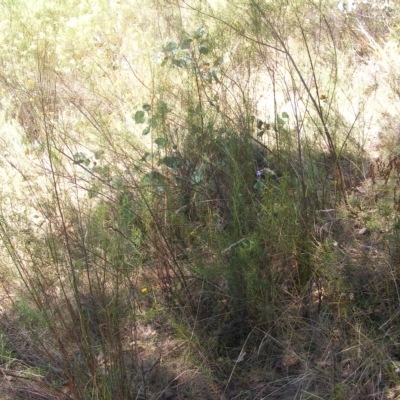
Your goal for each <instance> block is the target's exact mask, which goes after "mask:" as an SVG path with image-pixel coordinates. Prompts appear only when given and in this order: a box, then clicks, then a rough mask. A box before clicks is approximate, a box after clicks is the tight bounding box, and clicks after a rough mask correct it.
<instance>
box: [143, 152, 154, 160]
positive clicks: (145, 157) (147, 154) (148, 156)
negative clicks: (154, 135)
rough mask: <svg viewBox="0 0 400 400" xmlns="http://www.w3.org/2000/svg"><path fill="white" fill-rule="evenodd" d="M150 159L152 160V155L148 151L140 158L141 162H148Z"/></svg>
mask: <svg viewBox="0 0 400 400" xmlns="http://www.w3.org/2000/svg"><path fill="white" fill-rule="evenodd" d="M152 158H153V157H152V155H151V154H150V153H149V152H148V151H146V152H145V153H144V154H143V157H142V158H141V160H142V161H150V160H151V159H152Z"/></svg>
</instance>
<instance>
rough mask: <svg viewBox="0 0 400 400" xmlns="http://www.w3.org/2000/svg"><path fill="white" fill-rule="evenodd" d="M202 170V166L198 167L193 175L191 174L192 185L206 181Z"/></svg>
mask: <svg viewBox="0 0 400 400" xmlns="http://www.w3.org/2000/svg"><path fill="white" fill-rule="evenodd" d="M201 169H202V168H201V165H196V167H195V169H194V171H193V173H192V174H191V178H192V183H195V184H196V183H200V182H201V181H202V180H203V179H204V174H203V171H202V170H201Z"/></svg>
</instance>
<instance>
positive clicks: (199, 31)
mask: <svg viewBox="0 0 400 400" xmlns="http://www.w3.org/2000/svg"><path fill="white" fill-rule="evenodd" d="M205 34H206V30H205V28H199V29H196V30H195V31H194V33H193V37H194V38H195V39H200V38H201V37H203V36H204V35H205Z"/></svg>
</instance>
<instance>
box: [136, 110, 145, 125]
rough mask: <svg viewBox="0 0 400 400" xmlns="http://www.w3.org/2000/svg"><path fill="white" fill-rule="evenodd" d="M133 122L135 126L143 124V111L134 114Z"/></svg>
mask: <svg viewBox="0 0 400 400" xmlns="http://www.w3.org/2000/svg"><path fill="white" fill-rule="evenodd" d="M135 122H136V123H137V124H143V123H144V111H142V110H138V111H136V112H135Z"/></svg>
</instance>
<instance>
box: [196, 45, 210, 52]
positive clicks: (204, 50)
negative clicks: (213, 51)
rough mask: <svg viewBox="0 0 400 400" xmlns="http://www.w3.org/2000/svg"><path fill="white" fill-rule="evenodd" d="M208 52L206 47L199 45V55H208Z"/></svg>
mask: <svg viewBox="0 0 400 400" xmlns="http://www.w3.org/2000/svg"><path fill="white" fill-rule="evenodd" d="M209 52H210V50H209V49H208V47H206V46H204V45H202V44H200V45H199V53H200V54H208V53H209Z"/></svg>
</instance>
